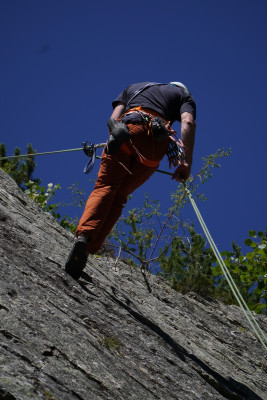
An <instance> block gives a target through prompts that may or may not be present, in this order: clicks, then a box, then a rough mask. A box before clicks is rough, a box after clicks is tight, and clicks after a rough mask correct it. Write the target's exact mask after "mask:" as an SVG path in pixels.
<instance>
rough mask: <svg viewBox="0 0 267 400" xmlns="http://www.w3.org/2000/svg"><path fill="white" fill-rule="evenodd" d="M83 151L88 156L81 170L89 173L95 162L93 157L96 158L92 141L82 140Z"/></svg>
mask: <svg viewBox="0 0 267 400" xmlns="http://www.w3.org/2000/svg"><path fill="white" fill-rule="evenodd" d="M82 145H83V152H84V154H85V155H87V157H89V158H90V160H89V161H88V163H87V164H86V166H85V167H84V170H83V172H84V173H85V174H89V172H91V171H92V169H93V166H94V164H95V158H96V149H95V146H94V144H93V143H91V142H83V143H82Z"/></svg>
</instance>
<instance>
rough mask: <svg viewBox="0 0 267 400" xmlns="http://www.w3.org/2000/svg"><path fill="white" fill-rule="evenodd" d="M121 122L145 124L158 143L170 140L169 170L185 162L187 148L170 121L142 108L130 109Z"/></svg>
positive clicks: (168, 152)
mask: <svg viewBox="0 0 267 400" xmlns="http://www.w3.org/2000/svg"><path fill="white" fill-rule="evenodd" d="M150 86H152V85H150ZM120 120H121V121H122V122H124V123H133V124H136V123H137V124H138V123H144V124H145V125H146V126H147V128H148V132H149V134H152V135H153V136H154V138H155V140H156V141H157V142H161V141H163V140H166V139H167V138H169V147H168V150H167V152H166V155H167V157H168V160H169V168H171V164H173V166H174V167H176V166H177V165H179V164H182V163H183V162H184V152H183V148H185V146H184V144H183V142H182V141H181V140H180V139H178V138H177V137H176V135H177V132H176V131H175V130H173V129H172V128H171V124H170V121H166V120H164V119H163V118H162V117H160V116H159V115H158V114H157V113H155V112H153V111H151V110H146V109H143V108H142V107H141V106H139V107H134V108H131V109H129V110H128V111H126V112H125V113H124V114H123V115H122V116H121V118H120ZM123 149H124V151H125V150H126V146H123ZM147 161H150V160H147ZM151 162H152V161H151ZM148 166H150V165H148ZM151 166H152V165H151ZM153 166H154V165H153Z"/></svg>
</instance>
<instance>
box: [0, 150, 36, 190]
mask: <svg viewBox="0 0 267 400" xmlns="http://www.w3.org/2000/svg"><path fill="white" fill-rule="evenodd" d="M34 153H36V151H35V150H34V149H33V147H32V145H31V144H28V145H27V153H26V154H34ZM20 154H21V153H20V149H19V148H18V147H16V148H15V150H14V156H19V155H20ZM0 157H1V158H2V157H6V145H5V144H4V143H1V144H0ZM0 167H1V168H2V169H3V170H4V171H5V172H6V173H7V174H8V175H10V176H11V177H12V178H13V179H14V181H15V182H16V183H17V184H18V186H19V187H20V188H21V189H22V190H25V185H26V183H28V182H29V181H30V180H33V181H35V182H39V180H38V179H33V178H32V174H33V172H34V169H35V167H36V163H35V161H34V157H25V158H14V159H12V158H11V159H7V160H0Z"/></svg>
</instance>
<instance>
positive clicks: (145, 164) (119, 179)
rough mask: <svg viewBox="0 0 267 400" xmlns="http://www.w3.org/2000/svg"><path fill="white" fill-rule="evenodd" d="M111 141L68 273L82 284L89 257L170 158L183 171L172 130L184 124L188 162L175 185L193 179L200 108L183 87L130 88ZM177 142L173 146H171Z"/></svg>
mask: <svg viewBox="0 0 267 400" xmlns="http://www.w3.org/2000/svg"><path fill="white" fill-rule="evenodd" d="M112 106H113V113H112V115H111V118H110V119H109V121H108V127H109V133H110V136H109V139H108V141H107V143H106V146H105V148H104V150H103V154H102V159H101V163H100V169H99V172H98V177H97V181H96V183H95V187H94V190H93V192H92V193H91V195H90V196H89V198H88V200H87V203H86V205H85V209H84V212H83V214H82V217H81V219H80V221H79V224H78V228H77V230H76V238H75V242H74V245H73V247H72V249H71V252H70V254H69V257H68V259H67V262H66V264H65V271H66V272H67V273H68V274H69V275H71V276H72V277H73V278H74V279H76V280H78V279H79V278H80V276H81V274H82V270H83V269H84V267H85V265H86V261H87V257H88V255H89V254H94V253H96V252H97V251H98V250H99V249H100V248H101V246H102V244H103V242H104V240H105V238H106V236H107V235H108V234H109V232H110V231H111V230H112V228H113V226H114V225H115V223H116V221H117V220H118V218H119V217H120V215H121V212H122V208H123V206H124V204H126V202H127V197H128V196H129V195H130V194H131V193H132V192H133V191H134V190H135V189H137V188H138V187H139V186H141V185H142V184H143V183H144V182H145V181H146V180H147V179H149V178H150V176H151V175H152V174H153V173H154V172H155V171H156V170H157V168H158V166H159V163H160V161H161V159H162V158H163V157H164V155H165V154H167V156H168V158H169V161H170V162H172V163H173V165H175V166H177V165H178V163H176V162H175V157H176V156H177V153H176V152H175V149H177V146H175V144H174V143H175V142H174V141H173V139H172V134H173V132H174V131H173V130H172V128H171V125H172V124H173V123H174V122H175V121H179V122H181V140H182V143H183V146H184V147H183V154H184V160H183V162H182V163H180V164H179V166H178V167H177V168H176V170H175V171H174V174H173V176H172V179H175V180H177V181H181V180H187V179H188V178H189V176H190V171H191V165H192V161H193V149H194V141H195V126H196V125H195V119H196V104H195V101H194V99H193V97H192V95H191V93H190V92H189V90H188V89H187V87H186V86H185V85H184V84H182V83H181V82H170V83H167V84H165V83H154V82H142V83H137V84H132V85H130V86H128V87H127V88H126V89H125V90H124V91H123V92H121V93H120V94H119V96H118V97H117V98H116V99H115V100H114V101H113V102H112ZM171 139H172V140H171Z"/></svg>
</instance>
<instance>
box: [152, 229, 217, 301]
mask: <svg viewBox="0 0 267 400" xmlns="http://www.w3.org/2000/svg"><path fill="white" fill-rule="evenodd" d="M188 230H189V233H190V237H189V238H188V237H186V238H182V237H178V236H177V237H176V238H175V239H174V240H173V241H172V245H171V252H170V254H169V255H167V256H165V254H162V255H161V257H160V259H159V262H160V267H161V270H162V272H160V275H162V276H164V277H165V278H166V279H168V280H170V281H171V284H172V287H173V288H174V289H176V290H178V291H180V292H182V293H187V292H192V291H193V292H196V293H199V294H201V295H203V296H214V293H215V285H214V275H213V273H212V269H213V267H212V265H213V263H214V261H215V256H214V254H213V252H212V250H211V249H210V248H206V241H205V239H204V238H203V237H202V235H200V234H197V233H196V232H195V230H194V228H193V227H192V226H191V227H188Z"/></svg>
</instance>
